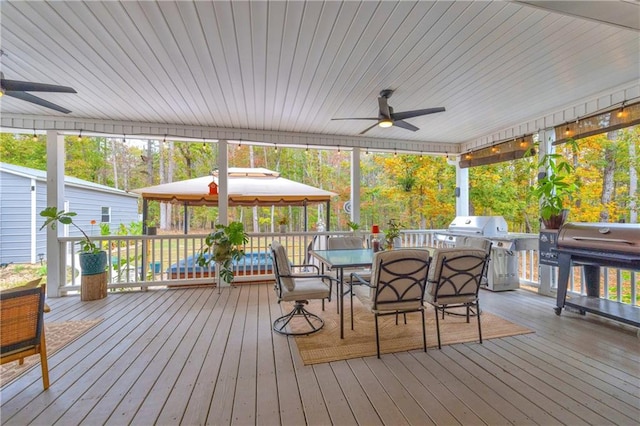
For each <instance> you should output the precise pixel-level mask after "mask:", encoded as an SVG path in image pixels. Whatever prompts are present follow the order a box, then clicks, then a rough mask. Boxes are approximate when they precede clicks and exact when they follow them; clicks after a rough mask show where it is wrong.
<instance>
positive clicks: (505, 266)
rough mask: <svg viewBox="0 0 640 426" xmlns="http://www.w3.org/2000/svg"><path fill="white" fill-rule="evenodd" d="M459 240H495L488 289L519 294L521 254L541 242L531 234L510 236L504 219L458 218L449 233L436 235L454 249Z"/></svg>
mask: <svg viewBox="0 0 640 426" xmlns="http://www.w3.org/2000/svg"><path fill="white" fill-rule="evenodd" d="M456 237H482V238H487V239H489V240H491V242H492V243H493V244H492V246H491V247H492V248H491V256H490V266H489V272H488V274H487V287H486V288H487V289H489V290H492V291H504V290H515V289H517V288H518V287H519V286H520V280H519V274H518V253H517V251H519V250H535V249H536V243H537V238H536V236H535V235H531V234H516V233H509V232H507V222H506V221H505V220H504V218H503V217H502V216H457V217H456V218H455V219H454V220H453V222H451V224H450V225H449V228H448V229H447V231H442V232H439V233H438V234H436V240H438V241H440V242H441V243H443V244H444V245H447V246H453V245H455V243H456Z"/></svg>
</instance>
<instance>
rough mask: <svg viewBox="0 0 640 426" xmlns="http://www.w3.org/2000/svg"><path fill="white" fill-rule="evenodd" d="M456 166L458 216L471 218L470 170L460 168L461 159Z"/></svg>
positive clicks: (457, 160) (457, 159)
mask: <svg viewBox="0 0 640 426" xmlns="http://www.w3.org/2000/svg"><path fill="white" fill-rule="evenodd" d="M449 164H454V165H455V166H456V189H455V191H456V216H469V169H468V168H465V169H463V168H461V167H460V157H459V156H458V157H456V159H455V161H454V162H451V161H450V162H449Z"/></svg>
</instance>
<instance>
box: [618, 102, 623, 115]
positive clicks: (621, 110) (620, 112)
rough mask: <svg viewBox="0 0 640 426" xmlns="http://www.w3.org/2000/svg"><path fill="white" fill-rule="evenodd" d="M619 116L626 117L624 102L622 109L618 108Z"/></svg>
mask: <svg viewBox="0 0 640 426" xmlns="http://www.w3.org/2000/svg"><path fill="white" fill-rule="evenodd" d="M617 116H618V118H622V117H624V102H623V103H622V106H621V107H620V109H619V110H618V114H617Z"/></svg>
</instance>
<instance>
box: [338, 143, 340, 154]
mask: <svg viewBox="0 0 640 426" xmlns="http://www.w3.org/2000/svg"><path fill="white" fill-rule="evenodd" d="M338 154H340V145H338Z"/></svg>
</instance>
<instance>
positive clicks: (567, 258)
mask: <svg viewBox="0 0 640 426" xmlns="http://www.w3.org/2000/svg"><path fill="white" fill-rule="evenodd" d="M556 244H557V247H551V248H550V251H551V253H552V254H553V255H556V256H557V257H556V259H557V264H558V268H559V270H558V295H557V300H556V302H557V303H556V305H557V307H556V308H555V312H556V314H557V315H560V313H561V311H562V308H563V307H565V306H569V307H572V308H575V309H578V311H579V312H580V313H581V314H583V315H584V314H585V313H586V312H591V313H594V314H597V315H602V316H604V317H607V318H610V319H614V320H617V321H620V322H623V323H626V324H630V325H634V326H636V327H640V308H639V307H637V306H631V305H628V304H624V303H618V302H615V301H611V300H606V299H601V298H600V267H602V266H604V267H611V268H619V269H626V270H630V271H639V270H640V225H637V224H620V223H567V224H565V225H564V226H563V227H562V228H561V229H560V231H559V232H558V234H557V239H556ZM541 257H542V253H541ZM551 257H553V256H551ZM576 265H582V266H583V270H584V278H585V284H586V287H587V295H586V296H574V295H572V296H571V297H570V298H569V299H567V298H566V296H567V286H568V282H569V274H570V272H571V267H572V266H576Z"/></svg>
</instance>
